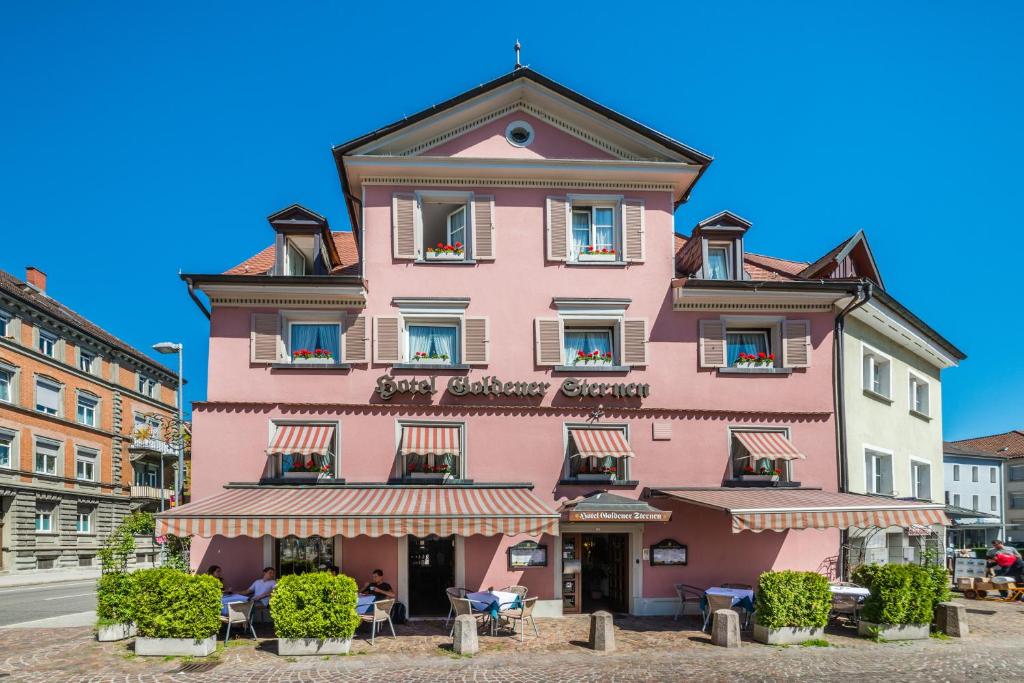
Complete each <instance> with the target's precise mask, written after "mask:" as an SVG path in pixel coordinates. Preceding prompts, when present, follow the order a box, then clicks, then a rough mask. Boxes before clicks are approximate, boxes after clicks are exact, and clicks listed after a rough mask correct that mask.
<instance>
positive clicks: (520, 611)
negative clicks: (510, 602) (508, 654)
mask: <svg viewBox="0 0 1024 683" xmlns="http://www.w3.org/2000/svg"><path fill="white" fill-rule="evenodd" d="M536 604H537V598H526V600H524V601H523V606H522V607H520V608H517V609H503V610H501V611H500V612H498V618H500V619H505V620H506V621H509V622H512V634H513V635H515V632H516V625H515V622H516V621H518V622H519V642H523V641H524V640H525V637H526V621H527V620H529V621H530V625H531V626H533V634H534V635H535V636H537V637H538V638H540V631H538V630H537V622H536V621H535V620H534V618H533V607H534V605H536Z"/></svg>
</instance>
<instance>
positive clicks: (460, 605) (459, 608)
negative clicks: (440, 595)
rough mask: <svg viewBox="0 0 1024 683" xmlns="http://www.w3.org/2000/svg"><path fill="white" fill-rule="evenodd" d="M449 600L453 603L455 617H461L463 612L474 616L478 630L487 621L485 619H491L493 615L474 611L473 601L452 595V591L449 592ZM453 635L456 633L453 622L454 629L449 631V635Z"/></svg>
mask: <svg viewBox="0 0 1024 683" xmlns="http://www.w3.org/2000/svg"><path fill="white" fill-rule="evenodd" d="M448 602H449V603H451V606H452V614H454V615H455V617H461V616H462V615H463V614H468V615H469V616H471V617H473V620H474V621H476V622H477V625H476V627H477V630H479V629H480V627H481V626H482V625H483V624H484V623H485V622H484V619H489V618H490V616H491V615H490V613H488V612H474V611H473V603H472V602H470V601H469V600H467V599H466V598H456V597H452V595H451V593H449V594H448ZM453 635H455V624H452V630H451V631H450V632H449V633H448V637H449V638H451V637H452V636H453Z"/></svg>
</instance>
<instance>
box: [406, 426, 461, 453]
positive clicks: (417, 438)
mask: <svg viewBox="0 0 1024 683" xmlns="http://www.w3.org/2000/svg"><path fill="white" fill-rule="evenodd" d="M458 452H459V428H458V427H451V426H448V425H444V426H440V425H438V426H435V425H406V426H405V427H403V428H402V455H447V454H449V453H456V454H457V453H458Z"/></svg>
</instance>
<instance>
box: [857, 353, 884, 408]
mask: <svg viewBox="0 0 1024 683" xmlns="http://www.w3.org/2000/svg"><path fill="white" fill-rule="evenodd" d="M880 362H881V363H880ZM879 365H882V366H883V367H884V372H885V374H884V376H882V375H880V376H879V387H878V389H876V388H875V387H874V375H875V373H874V371H875V368H876V367H878V366H879ZM861 385H862V387H863V389H864V391H865V392H867V393H868V394H870V395H872V396H878V397H881V398H883V399H885V400H886V401H888V402H889V403H892V357H891V356H889V355H886V354H884V353H882V352H881V351H879V350H878V349H876V348H874V347H872V346H869V345H867V344H864V343H862V344H861Z"/></svg>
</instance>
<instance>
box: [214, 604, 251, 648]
mask: <svg viewBox="0 0 1024 683" xmlns="http://www.w3.org/2000/svg"><path fill="white" fill-rule="evenodd" d="M252 608H253V603H252V601H251V600H246V601H245V602H229V603H228V614H227V616H223V615H221V618H220V621H221V623H222V624H227V626H228V628H227V632H226V633H225V634H224V644H225V645H226V644H227V642H228V639H229V638H231V626H232V625H234V624H241V625H243V626H248V627H249V631H250V632H251V633H252V639H253V640H256V629H255V628H253V625H252ZM242 630H243V631H244V630H245V629H244V628H243V629H242Z"/></svg>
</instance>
